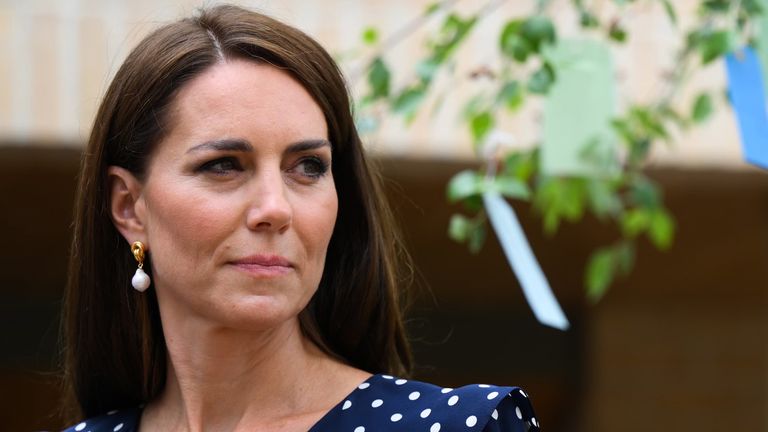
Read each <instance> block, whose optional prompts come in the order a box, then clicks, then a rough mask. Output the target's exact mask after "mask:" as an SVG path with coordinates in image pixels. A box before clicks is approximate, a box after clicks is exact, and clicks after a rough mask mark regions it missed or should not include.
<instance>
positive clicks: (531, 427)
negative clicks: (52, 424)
mask: <svg viewBox="0 0 768 432" xmlns="http://www.w3.org/2000/svg"><path fill="white" fill-rule="evenodd" d="M140 414H141V408H140V407H137V408H133V409H129V410H120V411H109V412H108V413H107V414H105V415H104V416H101V417H95V418H93V419H88V420H86V421H84V422H81V423H78V424H77V425H75V426H72V427H70V428H69V429H66V430H65V431H64V432H132V431H136V430H137V429H138V422H139V420H140ZM513 425H514V426H515V427H514V430H516V431H517V430H520V431H522V430H525V431H528V432H538V431H539V427H540V425H539V420H538V419H537V418H536V417H535V415H534V413H533V408H532V407H531V405H530V401H529V399H528V395H527V394H526V393H525V392H524V391H522V390H520V389H519V388H513V387H497V386H493V385H488V384H474V385H470V386H464V387H458V388H456V389H453V388H449V387H445V388H443V387H438V386H434V385H432V384H427V383H423V382H419V381H413V380H406V379H402V378H398V377H393V376H391V375H386V376H385V375H374V376H372V377H371V378H369V379H368V380H367V381H365V382H363V383H362V384H360V385H358V386H357V388H356V389H355V390H354V391H353V392H352V393H350V394H349V395H348V396H347V397H346V398H345V399H344V400H343V402H342V403H340V404H338V405H337V406H336V407H335V408H334V409H332V410H331V411H330V412H328V413H327V414H326V415H325V416H324V417H323V418H322V419H320V421H318V422H317V423H316V424H315V425H314V426H313V427H312V430H313V431H333V432H337V431H338V432H366V431H370V432H374V431H391V432H403V431H407V432H441V430H444V431H449V430H450V431H466V432H501V430H502V429H501V428H502V427H504V428H505V429H504V430H507V429H506V427H509V426H513Z"/></svg>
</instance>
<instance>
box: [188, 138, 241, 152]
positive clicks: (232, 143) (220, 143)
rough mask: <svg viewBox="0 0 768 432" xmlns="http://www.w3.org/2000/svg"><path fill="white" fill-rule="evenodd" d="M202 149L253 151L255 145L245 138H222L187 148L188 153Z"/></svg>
mask: <svg viewBox="0 0 768 432" xmlns="http://www.w3.org/2000/svg"><path fill="white" fill-rule="evenodd" d="M200 150H219V151H239V152H251V151H253V146H252V145H251V143H249V142H248V141H246V140H244V139H236V138H225V139H220V140H213V141H206V142H204V143H202V144H198V145H196V146H194V147H192V148H190V149H189V150H187V153H192V152H196V151H200Z"/></svg>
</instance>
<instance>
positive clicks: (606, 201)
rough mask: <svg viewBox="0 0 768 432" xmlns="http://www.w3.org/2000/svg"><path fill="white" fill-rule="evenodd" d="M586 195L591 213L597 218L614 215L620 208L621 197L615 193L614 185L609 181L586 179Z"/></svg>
mask: <svg viewBox="0 0 768 432" xmlns="http://www.w3.org/2000/svg"><path fill="white" fill-rule="evenodd" d="M587 197H588V198H589V204H590V208H591V209H592V213H594V214H595V216H597V217H598V218H601V219H602V218H605V217H607V216H612V215H616V214H618V213H619V211H620V210H621V198H620V197H619V195H618V194H617V193H616V191H615V188H614V185H613V184H612V183H611V182H609V181H605V180H590V181H588V182H587Z"/></svg>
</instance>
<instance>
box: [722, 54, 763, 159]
mask: <svg viewBox="0 0 768 432" xmlns="http://www.w3.org/2000/svg"><path fill="white" fill-rule="evenodd" d="M725 63H726V68H727V72H728V94H729V96H730V99H731V105H732V106H733V109H734V111H736V119H737V120H738V123H739V133H740V135H741V146H742V148H743V149H744V159H745V160H746V161H747V162H750V163H753V164H755V165H758V166H761V167H763V168H768V113H766V105H765V86H764V84H763V75H762V71H761V70H760V63H759V61H758V59H757V56H756V55H755V52H754V51H753V50H752V49H751V48H749V47H745V48H743V49H741V50H739V51H737V52H735V53H731V54H728V55H727V56H726V58H725Z"/></svg>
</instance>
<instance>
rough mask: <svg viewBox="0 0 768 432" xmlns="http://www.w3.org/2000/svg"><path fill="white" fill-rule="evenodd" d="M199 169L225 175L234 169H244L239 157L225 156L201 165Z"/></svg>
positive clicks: (199, 170)
mask: <svg viewBox="0 0 768 432" xmlns="http://www.w3.org/2000/svg"><path fill="white" fill-rule="evenodd" d="M197 171H198V172H209V173H213V174H219V175H223V174H228V173H230V172H232V171H242V166H241V165H240V162H238V160H237V159H235V158H232V157H225V158H219V159H214V160H212V161H208V162H206V163H204V164H202V165H200V168H198V169H197Z"/></svg>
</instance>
